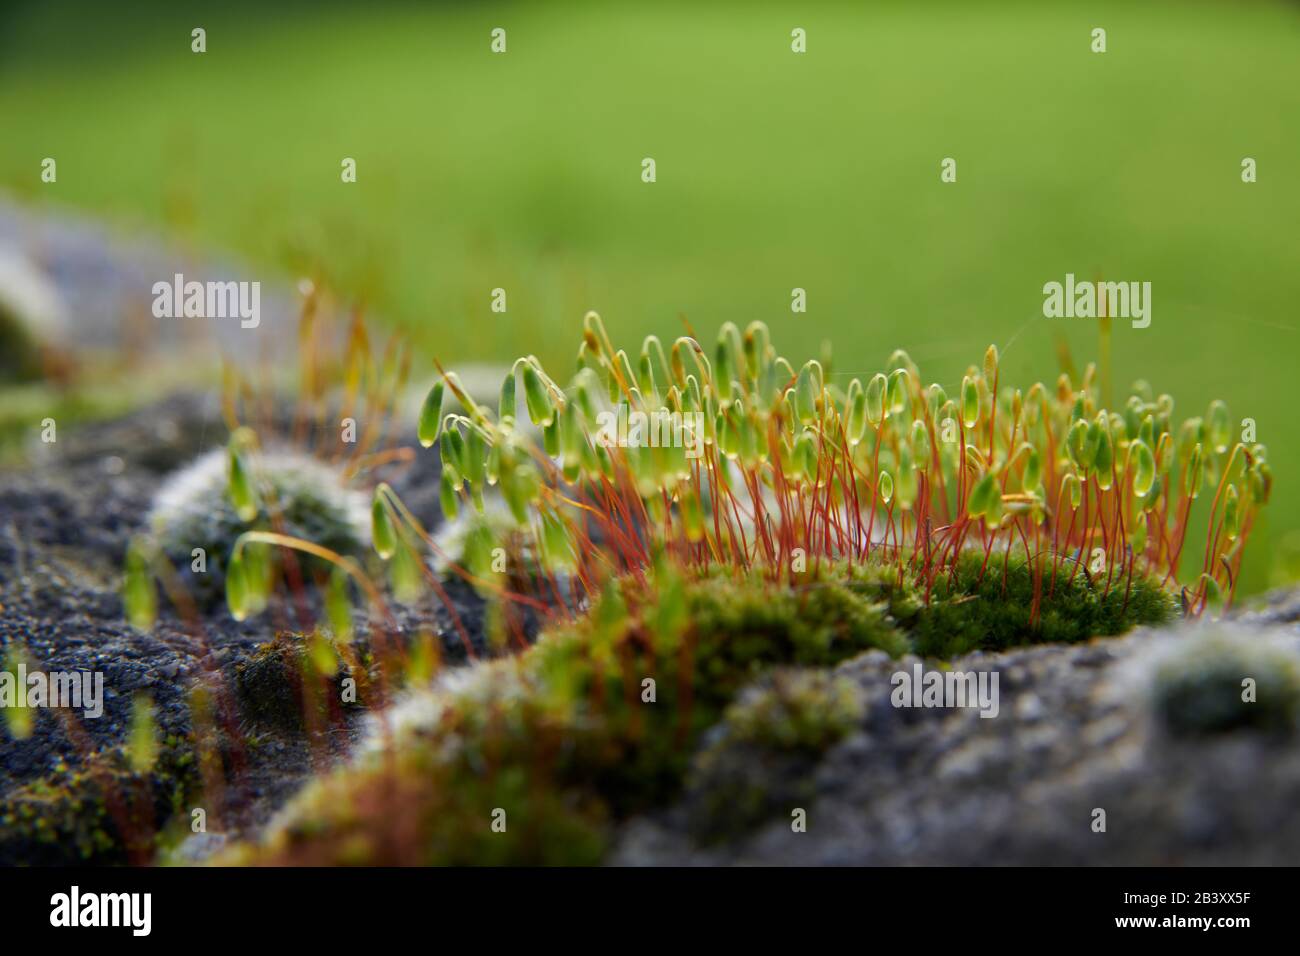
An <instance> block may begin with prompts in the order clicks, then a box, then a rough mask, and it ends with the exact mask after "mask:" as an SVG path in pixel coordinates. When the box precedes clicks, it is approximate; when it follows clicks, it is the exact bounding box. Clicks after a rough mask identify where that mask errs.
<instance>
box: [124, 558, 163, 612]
mask: <svg viewBox="0 0 1300 956" xmlns="http://www.w3.org/2000/svg"><path fill="white" fill-rule="evenodd" d="M145 548H146V546H145V545H144V544H142V543H141V542H139V541H132V542H131V544H130V545H129V546H128V547H127V551H126V577H125V579H124V580H123V582H122V606H123V607H124V608H125V610H126V619H127V620H128V621H130V622H131V626H132V627H134V628H135V629H136V630H139V631H148V630H150V629H151V628H152V627H153V625H154V622H155V621H156V620H157V619H158V591H157V588H156V586H155V585H154V580H153V574H152V573H151V572H150V570H149V556H148V554H147V552H146V549H145Z"/></svg>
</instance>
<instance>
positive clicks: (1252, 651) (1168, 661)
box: [1150, 627, 1300, 737]
mask: <svg viewBox="0 0 1300 956" xmlns="http://www.w3.org/2000/svg"><path fill="white" fill-rule="evenodd" d="M1150 689H1151V705H1152V707H1153V709H1154V711H1155V714H1156V716H1157V718H1158V719H1159V721H1160V723H1161V725H1162V726H1163V727H1164V728H1165V729H1166V730H1168V731H1169V732H1170V733H1172V734H1174V735H1176V736H1182V737H1200V736H1207V735H1217V734H1226V733H1231V732H1238V731H1258V732H1264V733H1272V734H1290V733H1293V732H1294V731H1295V730H1296V728H1297V723H1298V722H1300V648H1297V645H1296V644H1295V642H1294V641H1291V642H1289V643H1288V642H1284V641H1279V640H1277V639H1276V638H1275V637H1273V636H1272V635H1268V634H1258V633H1252V632H1248V631H1238V630H1235V629H1232V628H1223V627H1219V628H1212V629H1209V630H1206V631H1203V632H1200V633H1195V634H1192V635H1189V636H1187V637H1186V638H1184V639H1183V640H1180V641H1179V642H1178V644H1177V645H1174V646H1172V647H1169V648H1168V649H1166V650H1165V651H1164V652H1163V653H1161V654H1159V655H1158V657H1157V660H1156V661H1155V663H1154V665H1153V666H1152V672H1151V688H1150Z"/></svg>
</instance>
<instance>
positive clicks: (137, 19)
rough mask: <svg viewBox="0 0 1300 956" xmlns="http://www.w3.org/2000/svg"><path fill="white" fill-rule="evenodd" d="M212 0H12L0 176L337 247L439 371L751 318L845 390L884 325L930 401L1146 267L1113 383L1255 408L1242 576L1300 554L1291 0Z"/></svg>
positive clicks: (1040, 359)
mask: <svg viewBox="0 0 1300 956" xmlns="http://www.w3.org/2000/svg"><path fill="white" fill-rule="evenodd" d="M210 6H212V5H209V4H195V3H174V4H167V5H159V6H157V7H154V6H152V5H151V6H149V7H135V8H130V9H126V8H124V7H123V6H121V5H112V6H110V5H107V4H88V3H73V4H57V5H55V4H48V5H36V4H33V5H16V6H15V5H11V6H7V7H5V8H4V10H3V12H0V188H4V189H6V190H7V191H8V192H9V193H11V194H15V195H17V196H19V197H22V198H23V199H24V200H26V201H30V202H33V203H49V204H58V205H66V206H72V207H77V208H80V209H84V210H89V211H92V212H94V213H95V214H99V215H102V216H105V217H107V218H109V219H111V220H113V221H116V222H120V223H122V224H124V225H125V226H127V227H144V228H147V229H150V230H159V229H162V230H165V231H166V233H167V234H168V235H170V236H172V237H174V238H175V240H176V241H177V242H185V243H190V244H193V245H196V246H198V247H200V248H211V249H214V250H216V249H220V250H234V251H236V252H239V253H242V254H244V255H245V256H246V257H247V258H248V259H249V260H250V262H251V263H253V264H255V266H256V267H257V268H259V269H262V270H265V271H266V274H267V275H268V276H269V275H273V274H274V273H275V272H283V273H284V274H286V275H289V274H292V273H293V272H294V271H295V270H297V269H300V268H302V266H303V265H304V264H305V263H308V262H318V263H321V264H323V266H324V267H325V268H326V269H327V271H328V273H329V274H330V275H331V276H332V277H333V278H334V281H335V282H336V283H337V284H339V285H341V286H342V287H344V288H345V289H348V290H351V291H353V292H355V293H357V294H359V295H364V296H365V297H366V298H367V299H368V300H369V301H370V302H371V303H372V305H373V309H374V311H375V313H376V314H378V315H379V316H381V317H382V318H383V319H384V320H386V321H391V322H393V323H395V324H397V325H399V326H401V327H402V328H404V329H406V330H407V331H409V332H410V333H412V334H413V335H414V336H415V338H416V339H417V340H418V342H419V343H420V344H421V345H422V346H423V348H424V349H425V351H426V352H427V353H428V354H429V355H435V354H436V355H437V356H438V357H440V358H441V359H443V360H444V362H448V361H449V362H452V363H455V362H457V361H465V360H477V359H506V358H509V357H512V356H514V355H515V354H518V353H521V352H526V351H532V352H536V353H537V354H539V355H540V356H542V357H543V359H544V360H547V361H548V362H556V363H560V364H561V365H563V366H566V367H567V366H568V365H569V364H570V363H571V361H572V356H573V353H574V350H575V349H576V344H577V335H578V330H579V328H580V323H581V316H582V313H583V312H584V311H585V310H586V309H588V308H594V309H597V310H599V311H600V312H601V313H602V315H603V316H604V317H605V320H606V322H607V324H608V326H609V328H610V330H611V333H612V334H613V335H614V336H615V338H616V339H618V340H619V341H621V342H623V343H624V344H626V345H627V347H628V348H629V350H631V348H633V347H635V346H636V345H637V344H639V341H640V338H641V336H643V335H644V334H646V333H647V332H651V331H654V332H657V333H658V334H659V335H660V336H662V337H668V336H672V335H675V334H677V333H678V331H679V330H680V329H682V327H683V326H682V322H683V319H685V320H686V321H688V322H689V323H690V324H691V325H692V326H693V327H694V328H696V329H697V330H698V331H699V332H700V333H701V334H702V335H705V336H707V337H708V338H710V339H711V338H712V336H713V334H714V332H715V330H716V328H717V326H718V324H719V323H721V322H722V321H724V320H728V319H730V320H733V321H735V322H737V323H739V324H741V325H743V324H744V323H746V322H748V321H750V320H751V319H755V318H761V319H764V320H765V321H767V322H769V323H770V324H771V325H772V327H773V332H774V337H775V339H776V342H777V345H778V347H781V348H783V349H784V350H785V351H787V352H788V353H791V355H792V357H795V356H805V355H811V354H815V353H816V352H817V350H818V348H819V345H820V343H821V341H822V340H823V339H831V340H833V342H834V348H835V353H834V354H835V370H836V372H837V373H839V374H844V375H847V374H850V373H855V372H870V371H875V370H878V369H879V368H880V367H881V366H882V365H883V363H884V361H885V359H886V357H887V356H888V354H889V352H890V351H892V350H893V349H894V348H895V347H904V348H906V349H908V350H909V351H910V352H911V353H912V355H913V357H914V358H915V359H916V360H917V361H918V363H919V364H920V365H921V369H922V374H923V376H925V377H926V378H927V379H933V380H937V381H940V382H944V383H946V384H947V385H948V386H949V387H950V389H951V388H952V387H953V386H955V384H956V383H957V382H958V381H959V380H960V376H961V373H962V370H963V369H964V368H965V366H966V365H967V364H969V363H971V362H978V361H979V359H980V356H981V355H982V353H983V350H984V347H985V346H986V345H988V343H990V342H995V343H997V344H998V345H999V346H1000V347H1001V348H1002V349H1003V355H1004V369H1005V370H1006V372H1005V374H1007V375H1014V376H1015V377H1017V378H1019V379H1023V380H1024V382H1025V384H1026V385H1027V384H1028V382H1029V381H1030V380H1032V378H1046V379H1049V380H1050V379H1052V378H1054V377H1055V375H1056V373H1057V371H1058V366H1057V361H1056V355H1055V350H1056V343H1057V339H1058V337H1059V336H1064V338H1065V339H1066V340H1067V341H1068V342H1069V343H1070V345H1071V347H1072V349H1073V352H1074V355H1075V358H1076V359H1077V360H1078V361H1080V362H1081V363H1082V362H1084V361H1087V360H1090V359H1093V358H1096V357H1098V353H1099V350H1100V341H1099V336H1098V330H1097V325H1096V323H1095V322H1091V321H1088V320H1080V319H1076V320H1066V319H1060V320H1049V319H1045V318H1044V317H1043V316H1042V311H1041V310H1042V298H1043V297H1042V291H1041V290H1042V286H1043V283H1045V282H1048V281H1051V280H1057V281H1060V280H1062V279H1063V277H1064V275H1065V273H1066V272H1074V273H1075V274H1076V275H1079V276H1081V277H1093V276H1096V275H1101V276H1103V277H1105V278H1107V279H1114V280H1139V281H1141V280H1146V281H1150V282H1152V283H1153V321H1152V324H1151V327H1150V328H1148V329H1145V330H1134V329H1131V328H1129V327H1128V326H1127V324H1126V323H1118V324H1117V325H1116V327H1115V332H1114V336H1113V341H1112V344H1111V348H1110V356H1109V359H1110V363H1111V366H1112V369H1113V372H1112V374H1113V379H1114V381H1115V383H1116V385H1117V389H1122V388H1123V387H1124V386H1125V385H1127V384H1128V383H1129V382H1130V381H1132V380H1133V379H1134V378H1136V377H1139V376H1141V377H1145V378H1147V379H1149V380H1150V381H1151V382H1152V383H1153V384H1154V386H1155V387H1156V389H1157V391H1169V392H1170V393H1172V394H1173V395H1174V396H1175V398H1176V400H1177V403H1178V409H1177V410H1178V411H1179V412H1180V413H1182V414H1193V413H1200V412H1201V411H1202V410H1203V409H1204V407H1205V405H1206V404H1207V403H1208V402H1209V400H1210V399H1211V398H1214V397H1222V398H1224V399H1225V400H1226V401H1227V402H1228V403H1229V406H1230V408H1231V409H1232V411H1233V412H1234V413H1235V414H1236V415H1237V417H1238V418H1240V417H1244V416H1247V415H1249V416H1251V417H1253V418H1254V419H1255V420H1256V421H1257V423H1258V437H1259V440H1261V441H1263V442H1264V443H1266V444H1267V445H1268V446H1269V449H1270V457H1271V459H1272V462H1273V466H1274V471H1275V474H1276V477H1277V480H1278V488H1277V492H1276V495H1275V498H1274V502H1273V504H1272V506H1271V513H1269V514H1268V515H1267V516H1266V518H1265V520H1264V522H1263V524H1262V526H1261V527H1260V528H1259V532H1258V534H1259V537H1258V538H1257V539H1256V540H1255V541H1254V542H1253V545H1252V547H1253V549H1254V555H1253V557H1252V560H1251V562H1250V567H1249V574H1248V579H1247V582H1246V583H1247V586H1248V587H1249V588H1251V589H1254V588H1258V587H1261V586H1263V585H1264V584H1267V583H1269V581H1270V580H1271V579H1274V578H1282V577H1289V576H1294V575H1295V574H1296V573H1297V562H1300V557H1297V555H1300V538H1298V537H1297V534H1296V529H1297V528H1300V495H1297V493H1296V491H1295V485H1296V481H1295V476H1296V474H1297V467H1296V466H1297V464H1298V462H1300V456H1298V455H1297V446H1298V440H1300V421H1298V420H1297V414H1296V411H1295V405H1294V404H1293V403H1294V401H1295V399H1294V397H1293V388H1294V386H1293V381H1294V375H1293V370H1294V368H1295V363H1296V357H1297V346H1298V345H1300V315H1298V314H1297V312H1298V310H1297V305H1296V303H1297V301H1300V122H1298V121H1300V9H1298V8H1297V6H1296V5H1295V4H1293V3H1281V2H1253V0H1239V2H1214V3H1196V2H1191V3H1189V2H1179V3H1172V2H1169V3H1165V2H1145V3H1136V2H1122V3H1105V2H1090V3H1067V2H1053V3H1018V2H1001V3H975V2H960V3H959V2H942V3H941V2H910V3H898V2H873V3H869V4H829V3H798V4H796V3H780V4H777V3H758V4H755V3H746V4H730V3H727V4H703V3H691V4H678V3H635V4H634V3H627V4H623V3H612V2H604V3H564V4H560V3H527V4H513V5H511V4H489V3H454V4H427V3H421V4H414V3H411V4H366V5H355V4H348V5H343V4H332V3H324V4H301V3H292V4H284V3H280V4H275V5H274V8H273V9H272V10H267V9H265V8H264V7H267V6H270V5H253V4H243V3H236V4H233V5H222V9H221V10H213V9H209V7H210ZM194 26H204V27H205V28H206V29H207V31H208V52H207V53H206V54H204V55H202V56H198V55H194V54H192V53H191V52H190V49H189V43H190V41H189V33H190V29H191V28H192V27H194ZM497 26H501V27H504V28H506V30H507V31H508V44H509V52H508V53H507V54H505V55H504V56H497V55H492V54H491V53H490V52H489V49H488V44H489V31H490V29H491V28H493V27H497ZM796 26H799V27H803V28H804V29H806V30H807V33H808V52H807V53H806V54H804V55H795V54H793V53H792V52H791V51H790V30H791V29H792V28H793V27H796ZM1097 26H1100V27H1104V28H1105V29H1106V30H1107V32H1108V46H1109V50H1108V52H1107V53H1105V54H1104V55H1098V54H1093V53H1092V52H1090V48H1089V47H1090V31H1091V30H1092V28H1093V27H1097ZM45 156H53V157H56V158H57V160H58V163H59V181H58V183H57V184H54V185H42V184H41V183H40V182H39V164H40V160H41V159H42V158H43V157H45ZM344 156H351V157H355V158H356V159H357V161H358V170H359V182H358V183H356V184H355V185H344V184H342V183H341V182H340V181H339V162H340V160H341V158H342V157H344ZM646 156H651V157H653V158H654V159H655V160H656V162H657V166H658V182H656V183H654V184H653V185H647V184H644V183H642V182H641V180H640V163H641V159H642V158H643V157H646ZM946 156H952V157H955V158H956V159H957V161H958V182H957V183H956V184H952V185H944V184H941V183H940V181H939V163H940V160H941V159H942V158H943V157H946ZM1245 156H1251V157H1254V158H1255V159H1256V160H1257V161H1258V163H1259V182H1257V183H1255V184H1253V185H1246V184H1243V183H1242V182H1241V179H1240V163H1241V159H1242V158H1243V157H1245ZM497 286H501V287H504V288H505V289H506V290H507V293H508V296H509V311H508V313H507V314H506V315H504V316H499V315H494V314H493V313H492V312H491V311H490V310H489V293H490V290H491V289H492V288H494V287H497ZM795 286H799V287H803V288H805V289H807V292H808V312H807V314H806V315H793V314H792V313H791V312H790V308H789V302H790V290H791V289H792V288H793V287H795Z"/></svg>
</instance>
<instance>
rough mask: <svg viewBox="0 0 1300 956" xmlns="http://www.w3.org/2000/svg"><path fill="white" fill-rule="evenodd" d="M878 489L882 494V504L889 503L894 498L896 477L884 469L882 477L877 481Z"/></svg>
mask: <svg viewBox="0 0 1300 956" xmlns="http://www.w3.org/2000/svg"><path fill="white" fill-rule="evenodd" d="M876 491H877V493H878V494H879V495H880V502H881V504H886V505H887V504H889V502H891V501H892V500H893V499H894V479H893V477H891V476H890V474H889V472H887V471H882V472H881V473H880V478H879V480H878V481H877V483H876Z"/></svg>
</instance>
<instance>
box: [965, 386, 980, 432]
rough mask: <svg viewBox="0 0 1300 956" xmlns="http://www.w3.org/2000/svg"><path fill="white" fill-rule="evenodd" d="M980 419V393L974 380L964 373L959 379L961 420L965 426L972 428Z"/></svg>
mask: <svg viewBox="0 0 1300 956" xmlns="http://www.w3.org/2000/svg"><path fill="white" fill-rule="evenodd" d="M979 419H980V393H979V388H978V387H977V386H976V385H975V380H974V379H973V378H971V377H970V376H969V375H966V376H964V377H963V378H962V380H961V421H962V424H963V425H965V426H966V427H967V428H974V427H975V423H976V422H978V421H979Z"/></svg>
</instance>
